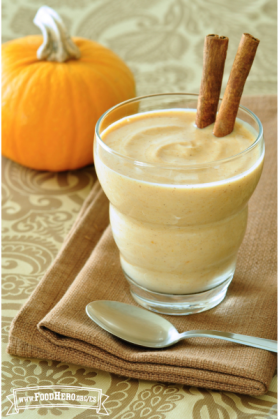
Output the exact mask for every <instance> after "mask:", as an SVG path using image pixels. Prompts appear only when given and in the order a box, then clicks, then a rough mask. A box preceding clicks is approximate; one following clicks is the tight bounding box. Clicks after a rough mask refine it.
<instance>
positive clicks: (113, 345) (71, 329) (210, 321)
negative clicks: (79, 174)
mask: <svg viewBox="0 0 279 419" xmlns="http://www.w3.org/2000/svg"><path fill="white" fill-rule="evenodd" d="M243 103H244V104H245V105H246V106H248V107H249V108H250V109H251V110H253V111H254V112H255V113H256V114H257V115H258V116H259V117H260V119H261V120H262V122H263V125H264V130H265V140H266V162H265V167H264V172H263V175H262V178H261V181H260V183H259V185H258V187H257V190H256V192H255V194H254V196H253V198H252V199H251V202H250V213H249V222H248V229H247V233H246V236H245V239H244V242H243V244H242V246H241V249H240V252H239V257H238V266H237V271H236V274H235V277H234V279H233V282H232V284H231V285H230V288H229V291H228V294H227V297H226V299H225V300H224V301H223V302H222V303H221V304H220V305H219V306H217V307H216V308H214V309H212V310H209V311H207V312H204V313H200V314H195V315H191V316H178V317H176V316H173V317H172V316H165V317H166V318H168V319H169V320H170V321H171V322H172V323H173V324H174V325H175V327H176V328H177V329H178V330H179V331H180V332H182V331H185V330H191V329H215V330H224V331H230V332H235V333H242V334H248V335H252V336H259V337H263V338H269V339H276V329H277V328H276V266H275V264H276V97H273V96H272V97H270V96H266V97H253V98H245V100H243ZM108 223H109V220H108V202H107V199H106V197H105V196H104V194H103V192H102V190H101V188H100V185H99V184H98V183H96V184H95V186H94V187H93V190H92V191H91V193H90V195H89V196H88V198H87V200H86V202H85V203H84V205H83V207H82V210H81V212H80V214H79V216H78V218H77V220H76V222H75V224H74V226H73V228H72V230H71V232H70V233H69V235H68V237H67V239H66V241H65V243H64V245H63V247H62V249H61V251H60V253H59V254H58V256H57V258H56V260H55V261H54V263H53V265H52V266H51V267H50V268H49V270H48V272H47V273H46V274H45V276H44V277H43V279H42V280H41V281H40V283H39V285H38V286H37V288H36V289H35V291H34V292H33V294H32V295H31V297H30V298H29V300H28V301H27V302H26V304H25V305H24V306H23V308H22V309H21V311H20V312H19V313H18V315H17V316H16V318H15V319H14V321H13V324H12V327H11V330H10V337H9V345H8V352H9V353H10V354H14V355H18V356H22V357H36V358H46V359H54V360H59V361H63V362H68V363H74V364H80V365H84V366H88V367H93V368H99V369H102V370H105V371H109V372H112V373H117V374H121V375H125V376H129V377H135V378H141V379H145V380H156V381H165V382H173V383H182V384H187V385H191V386H200V387H206V388H211V389H218V390H226V391H232V392H238V393H244V394H253V395H260V394H264V393H265V392H266V391H267V390H268V387H269V383H270V381H271V378H272V376H273V374H274V371H275V366H276V356H275V354H272V353H270V352H267V351H263V350H260V349H254V348H249V347H245V346H242V345H238V344H233V343H229V342H223V341H220V340H215V339H205V338H199V339H198V338H196V339H189V340H187V341H186V340H184V341H182V342H179V343H178V344H176V345H175V346H173V347H171V348H168V349H163V350H150V349H144V348H140V347H137V346H134V345H131V344H128V343H125V342H123V341H121V340H120V339H117V338H114V337H113V336H111V335H110V334H109V333H107V332H105V331H104V330H102V329H101V328H99V327H98V326H97V325H96V324H95V323H93V322H92V321H91V320H90V319H89V318H88V317H87V315H86V314H85V306H86V305H87V304H88V303H89V302H91V301H93V300H98V299H108V300H118V301H122V302H126V303H129V304H135V302H134V300H133V299H132V297H131V296H130V293H129V288H128V285H127V283H126V280H125V279H124V276H123V274H122V271H121V268H120V264H119V255H118V250H117V248H116V246H115V243H114V241H113V238H112V235H111V231H110V227H109V226H108Z"/></svg>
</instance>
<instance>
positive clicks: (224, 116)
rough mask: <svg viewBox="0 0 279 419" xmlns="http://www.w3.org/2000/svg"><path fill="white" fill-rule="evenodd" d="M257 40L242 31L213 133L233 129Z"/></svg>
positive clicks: (226, 133) (224, 132) (219, 134)
mask: <svg viewBox="0 0 279 419" xmlns="http://www.w3.org/2000/svg"><path fill="white" fill-rule="evenodd" d="M259 42H260V41H259V40H258V39H256V38H254V37H253V36H252V35H250V34H249V33H244V34H243V35H242V37H241V40H240V44H239V47H238V50H237V53H236V56H235V59H234V63H233V67H232V70H231V74H230V77H229V81H228V84H227V87H226V90H225V94H224V98H223V100H222V102H221V106H220V109H219V112H218V114H217V118H216V122H215V124H214V129H213V134H214V135H215V136H216V137H224V136H225V135H228V134H230V133H231V132H232V131H233V128H234V123H235V119H236V116H237V111H238V107H239V103H240V99H241V95H242V92H243V89H244V84H245V82H246V79H247V77H248V74H249V71H250V69H251V67H252V64H253V61H254V58H255V55H256V51H257V48H258V45H259Z"/></svg>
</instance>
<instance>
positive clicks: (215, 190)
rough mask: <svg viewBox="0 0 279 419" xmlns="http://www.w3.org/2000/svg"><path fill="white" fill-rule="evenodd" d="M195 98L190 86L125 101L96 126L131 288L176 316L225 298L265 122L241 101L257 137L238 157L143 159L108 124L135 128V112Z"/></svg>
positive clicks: (241, 115)
mask: <svg viewBox="0 0 279 419" xmlns="http://www.w3.org/2000/svg"><path fill="white" fill-rule="evenodd" d="M197 100H198V95H195V94H188V93H179V94H172V93H170V94H157V95H150V96H144V97H138V98H135V99H132V100H128V101H126V102H123V103H120V104H119V105H117V106H114V107H113V108H111V109H109V110H108V111H107V112H106V113H105V114H103V115H102V116H101V118H100V119H99V121H98V123H97V125H96V131H95V141H94V162H95V167H96V172H97V176H98V178H99V181H100V183H101V185H102V188H103V190H104V192H105V194H106V195H107V197H108V199H109V201H110V223H111V229H112V234H113V237H114V240H115V242H116V245H117V247H118V249H119V251H120V261H121V266H122V269H123V272H124V275H125V277H126V279H127V280H128V282H129V284H130V291H131V294H132V296H133V298H134V299H135V300H136V301H137V302H138V303H139V304H140V305H142V306H144V307H145V308H147V309H150V310H153V311H156V312H159V313H164V314H171V315H181V314H184V315H186V314H192V313H198V312H201V311H205V310H209V309H211V308H212V307H214V306H216V305H217V304H219V303H220V302H221V301H222V300H223V299H224V298H225V295H226V292H227V289H228V286H229V284H230V283H231V281H232V279H233V275H234V272H235V267H236V259H237V252H238V249H239V247H240V244H241V242H242V240H243V237H244V234H245V229H246V225H247V216H248V201H249V199H250V197H251V195H252V193H253V191H254V190H255V188H256V185H257V183H258V181H259V179H260V176H261V172H262V167H263V160H264V139H263V128H262V124H261V122H260V120H259V119H258V117H257V116H256V115H254V114H253V112H251V111H250V110H249V109H247V108H245V107H243V106H240V107H239V110H238V115H237V121H238V122H240V123H243V125H244V126H246V127H248V128H249V130H250V131H251V132H252V133H254V135H255V141H254V142H253V143H252V144H251V145H250V146H249V147H248V148H247V149H245V150H243V151H241V152H240V153H238V154H236V155H234V156H231V157H227V158H224V159H221V160H217V161H209V162H202V163H194V164H192V163H190V162H186V163H185V164H183V165H179V164H175V165H169V164H166V165H163V166H162V165H158V164H152V163H147V162H143V161H140V160H137V159H134V158H131V157H128V156H126V155H124V154H121V153H119V152H117V151H115V150H113V149H111V148H110V147H109V146H108V145H107V144H106V143H105V141H103V139H105V138H104V137H105V134H106V132H107V130H108V129H109V130H110V131H112V130H118V129H119V126H120V125H119V122H121V125H122V126H123V124H124V125H125V124H126V123H129V124H130V126H131V129H132V128H133V124H132V123H133V118H136V117H137V115H138V114H141V115H138V116H139V117H140V116H141V117H142V120H144V116H145V115H147V116H148V115H149V114H150V113H151V112H160V113H161V114H162V115H167V114H168V113H169V112H172V111H173V110H178V111H181V110H184V111H185V112H186V111H187V112H195V111H196V109H197ZM220 102H221V100H220ZM197 129H198V128H197ZM219 140H222V139H219Z"/></svg>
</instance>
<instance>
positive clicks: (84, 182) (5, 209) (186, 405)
mask: <svg viewBox="0 0 279 419" xmlns="http://www.w3.org/2000/svg"><path fill="white" fill-rule="evenodd" d="M43 4H47V5H48V6H50V7H54V8H55V9H56V11H57V12H58V13H60V14H61V16H62V17H63V19H64V21H65V23H66V25H67V27H68V29H69V31H70V33H71V35H78V36H83V37H87V38H90V39H94V40H96V41H98V42H100V43H102V44H104V45H106V46H108V47H110V48H112V49H113V50H114V51H115V52H116V53H117V54H118V55H119V56H120V57H122V58H123V59H124V60H125V61H126V62H127V63H128V65H129V66H130V68H131V69H132V71H133V72H134V74H135V77H136V82H137V93H138V94H139V95H142V94H147V93H155V92H176V91H189V92H198V89H199V83H200V78H201V71H202V47H203V38H204V36H205V35H206V34H208V33H218V34H220V35H226V36H228V37H229V39H230V43H229V52H228V57H227V61H226V67H225V76H224V83H223V86H225V84H226V81H227V78H228V75H229V71H230V68H231V65H232V61H233V58H234V55H235V52H236V49H237V45H238V43H239V40H240V37H241V34H242V33H243V32H249V33H251V34H252V35H253V36H255V37H257V38H259V39H260V40H261V43H260V46H259V49H258V53H257V57H256V59H255V62H254V65H253V68H252V71H251V74H250V76H249V80H248V82H247V84H246V87H245V94H261V93H262V94H269V93H270V94H272V93H276V73H277V69H276V60H277V58H276V51H277V46H276V39H277V35H276V2H275V1H274V0H269V1H268V0H255V1H251V0H249V1H246V2H244V1H243V0H234V1H232V0H219V1H217V0H212V1H210V2H209V1H206V0H192V1H190V0H114V1H113V0H64V1H62V0H48V1H47V2H46V3H41V2H39V1H37V0H13V1H9V0H4V2H3V7H2V8H3V15H2V36H3V41H4V42H5V41H8V40H10V39H14V38H17V37H21V36H25V35H28V34H35V33H38V30H37V28H36V27H35V26H34V25H33V23H32V19H33V18H34V16H35V14H36V11H37V9H38V7H40V6H41V5H43ZM94 180H95V172H94V167H87V168H84V169H81V170H78V171H73V172H65V173H60V174H56V173H51V174H50V173H46V172H36V171H33V170H29V169H27V168H24V167H22V166H19V165H17V164H15V163H13V162H11V161H9V160H7V159H3V164H2V183H3V189H2V219H3V222H2V244H3V251H2V252H3V253H2V265H3V268H2V284H3V289H2V298H3V306H2V315H3V323H2V330H3V332H2V340H3V345H2V348H3V358H2V377H3V392H4V395H3V399H2V402H3V417H5V416H6V412H7V409H8V407H9V406H10V403H9V402H8V400H7V398H6V395H8V394H10V393H11V392H12V389H13V388H18V387H26V386H35V385H40V386H41V385H52V384H65V385H76V386H91V387H96V388H101V389H102V390H103V392H104V393H106V394H108V395H109V399H108V401H107V402H106V407H107V408H108V409H109V410H110V415H109V416H108V417H109V418H119V419H130V418H140V417H144V418H147V419H151V418H152V419H175V418H194V419H199V418H202V419H207V418H210V419H215V418H216V419H218V418H220V419H221V418H248V417H250V418H275V417H276V408H275V403H276V378H274V379H273V381H272V384H271V387H270V389H269V392H268V394H267V395H265V396H263V397H258V398H255V397H250V396H240V395H236V394H232V393H220V392H214V391H207V390H204V389H197V388H189V387H186V386H180V385H173V384H169V385H165V384H158V383H153V382H144V381H138V380H131V379H129V378H125V377H117V376H115V375H113V374H109V373H105V372H102V371H98V370H92V369H88V368H81V367H80V366H79V367H77V366H73V365H65V364H63V363H58V362H53V361H48V362H47V361H41V360H33V359H32V360H31V359H28V360H27V359H21V358H16V357H12V356H9V355H7V354H6V353H5V347H6V343H7V336H8V328H9V324H10V322H11V320H12V318H13V317H14V315H15V314H16V313H17V311H18V310H19V308H20V307H21V305H22V304H23V303H24V301H25V300H26V299H27V298H28V296H29V295H30V293H31V292H32V290H33V289H34V288H35V286H36V284H37V283H38V281H39V280H40V278H41V277H42V275H43V273H44V272H45V270H46V268H47V267H48V266H49V265H50V263H51V262H52V261H53V259H54V258H55V255H56V254H57V251H58V249H59V248H60V246H61V244H62V242H63V240H64V238H65V235H66V234H67V232H68V231H69V229H70V227H71V225H72V224H73V221H74V219H75V217H76V215H77V213H78V211H79V209H80V207H81V205H82V202H83V200H84V199H85V197H86V196H87V195H88V192H89V190H90V188H91V186H92V184H93V182H94ZM19 416H20V417H22V418H30V419H32V418H37V417H40V416H42V417H47V418H52V417H61V418H97V417H98V415H96V414H95V413H94V411H92V413H90V414H89V412H88V411H83V412H82V411H80V410H79V409H75V408H72V409H65V408H64V409H62V408H55V409H54V408H50V409H39V410H35V411H30V412H23V413H20V414H19ZM100 417H101V416H100Z"/></svg>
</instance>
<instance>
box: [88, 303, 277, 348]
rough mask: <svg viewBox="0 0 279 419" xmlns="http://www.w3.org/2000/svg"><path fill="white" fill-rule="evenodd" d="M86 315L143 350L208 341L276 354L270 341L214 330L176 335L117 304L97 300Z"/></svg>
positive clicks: (148, 315)
mask: <svg viewBox="0 0 279 419" xmlns="http://www.w3.org/2000/svg"><path fill="white" fill-rule="evenodd" d="M86 313H87V315H88V316H89V317H90V318H91V319H92V320H93V321H94V322H95V323H97V325H98V326H100V327H101V328H102V329H104V330H106V331H107V332H109V333H111V334H112V335H114V336H117V337H118V338H120V339H123V340H126V341H127V342H130V343H134V344H135V345H139V346H144V347H147V348H158V349H159V348H166V347H168V346H171V345H174V344H175V343H177V342H178V341H180V340H182V339H186V338H194V337H207V338H208V337H209V338H215V339H222V340H227V341H230V342H235V343H240V344H242V345H247V346H252V347H255V348H259V349H265V350H267V351H271V352H277V342H276V341H274V340H271V339H263V338H257V337H253V336H245V335H240V334H236V333H228V332H219V331H217V330H191V331H187V332H184V333H179V332H178V331H177V330H176V328H175V327H174V326H173V325H172V324H171V323H170V322H169V321H168V320H166V319H164V318H163V317H161V316H159V315H158V314H155V313H152V312H150V311H147V310H144V309H142V308H139V307H136V306H131V305H129V304H124V303H120V302H118V301H106V300H98V301H93V302H92V303H89V304H88V305H87V306H86Z"/></svg>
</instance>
